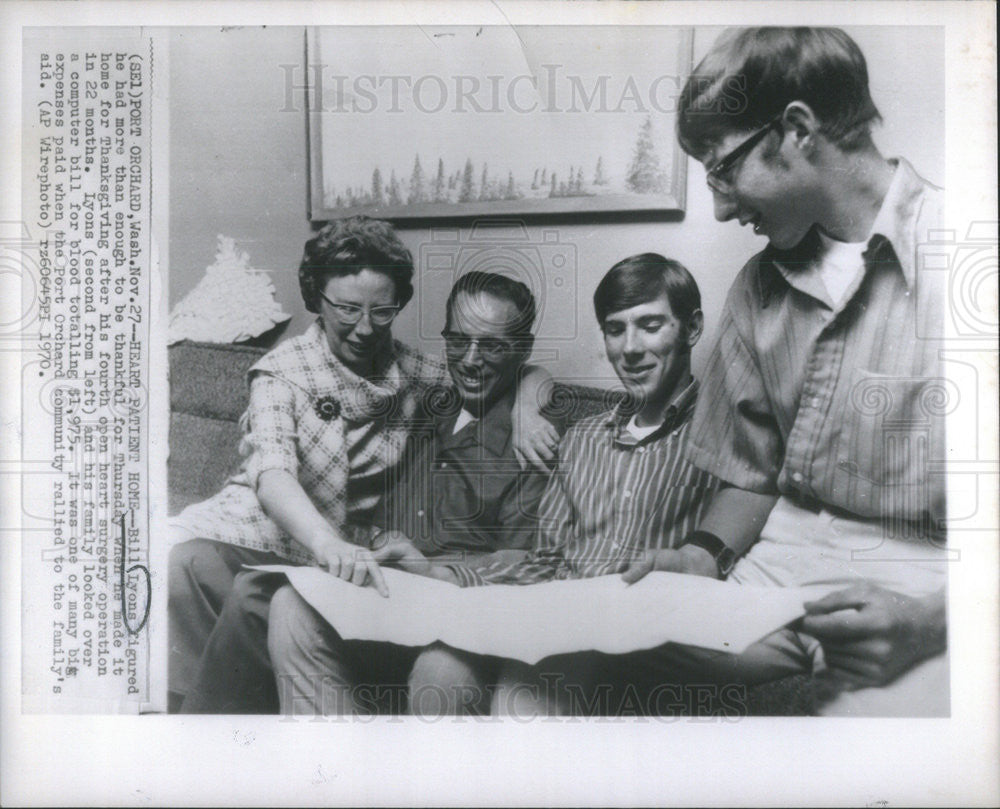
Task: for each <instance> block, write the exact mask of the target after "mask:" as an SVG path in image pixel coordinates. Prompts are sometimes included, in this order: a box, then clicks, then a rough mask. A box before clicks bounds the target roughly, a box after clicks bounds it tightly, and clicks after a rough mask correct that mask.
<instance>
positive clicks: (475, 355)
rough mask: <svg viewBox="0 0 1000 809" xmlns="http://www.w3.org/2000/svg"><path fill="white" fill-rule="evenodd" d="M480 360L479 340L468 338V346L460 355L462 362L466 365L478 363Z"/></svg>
mask: <svg viewBox="0 0 1000 809" xmlns="http://www.w3.org/2000/svg"><path fill="white" fill-rule="evenodd" d="M481 360H482V356H481V355H480V353H479V341H478V340H476V339H475V338H473V339H472V340H469V347H468V348H467V349H465V353H464V354H463V355H462V362H464V363H466V364H467V365H479V363H480V361H481Z"/></svg>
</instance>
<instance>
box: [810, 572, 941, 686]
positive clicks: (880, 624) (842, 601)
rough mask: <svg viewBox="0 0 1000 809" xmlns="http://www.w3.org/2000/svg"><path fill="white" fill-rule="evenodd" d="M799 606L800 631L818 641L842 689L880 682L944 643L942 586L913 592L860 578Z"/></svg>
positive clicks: (935, 651) (921, 658)
mask: <svg viewBox="0 0 1000 809" xmlns="http://www.w3.org/2000/svg"><path fill="white" fill-rule="evenodd" d="M805 609H806V617H805V618H803V619H802V631H803V632H806V633H808V634H810V635H812V636H813V637H815V638H816V639H817V640H818V641H819V642H820V644H821V645H822V646H823V656H824V658H825V660H826V664H827V666H828V669H829V672H830V674H831V676H833V677H834V678H835V679H836V680H839V681H840V682H841V684H842V685H843V686H844V687H845V688H847V689H855V688H865V687H871V686H880V685H884V684H885V683H888V682H889V681H890V680H893V679H895V678H896V677H898V676H899V675H900V674H903V673H904V672H905V671H907V670H908V669H910V668H912V667H913V666H914V665H916V664H917V663H919V662H920V661H922V660H925V659H926V658H929V657H934V656H935V655H938V654H941V653H942V652H943V651H944V650H945V648H946V647H947V643H948V626H947V614H946V604H945V593H944V590H943V589H941V590H939V591H937V592H935V593H931V594H929V595H927V596H924V597H922V598H914V597H912V596H906V595H903V594H902V593H897V592H894V591H892V590H887V589H885V588H883V587H879V586H878V585H875V584H872V583H870V582H865V583H864V584H858V585H854V586H853V587H849V588H847V589H845V590H840V591H838V592H836V593H831V594H830V595H828V596H826V597H825V598H821V599H820V600H818V601H810V602H808V603H806V605H805Z"/></svg>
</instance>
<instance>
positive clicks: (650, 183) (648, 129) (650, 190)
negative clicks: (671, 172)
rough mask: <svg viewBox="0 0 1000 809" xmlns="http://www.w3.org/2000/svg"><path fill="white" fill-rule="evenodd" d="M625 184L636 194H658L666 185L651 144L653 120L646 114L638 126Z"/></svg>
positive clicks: (664, 175) (665, 177) (658, 160)
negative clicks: (637, 134)
mask: <svg viewBox="0 0 1000 809" xmlns="http://www.w3.org/2000/svg"><path fill="white" fill-rule="evenodd" d="M625 185H626V186H627V187H628V189H629V190H630V191H632V192H634V193H636V194H659V193H661V192H663V190H664V189H665V188H666V187H667V175H666V173H665V172H664V171H663V169H661V168H660V158H659V157H658V156H657V154H656V148H655V147H654V146H653V121H652V119H651V118H650V117H649V116H648V115H647V116H646V120H645V121H644V122H643V124H642V126H641V127H640V128H639V137H638V138H637V140H636V143H635V150H634V151H633V154H632V164H631V165H630V166H629V170H628V174H626V176H625Z"/></svg>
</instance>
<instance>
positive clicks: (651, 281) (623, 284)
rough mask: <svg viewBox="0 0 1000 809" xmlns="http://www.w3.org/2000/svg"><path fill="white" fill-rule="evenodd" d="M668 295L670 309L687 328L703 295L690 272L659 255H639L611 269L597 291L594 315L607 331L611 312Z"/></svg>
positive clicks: (699, 305) (595, 293)
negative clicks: (607, 319) (607, 318)
mask: <svg viewBox="0 0 1000 809" xmlns="http://www.w3.org/2000/svg"><path fill="white" fill-rule="evenodd" d="M664 293H666V296H667V300H668V301H670V309H671V311H673V313H674V317H676V318H677V319H678V320H679V321H681V323H684V324H685V325H686V324H687V323H688V322H689V321H690V320H691V316H692V315H693V314H694V313H695V312H696V311H697V310H699V309H701V292H699V291H698V284H697V282H696V281H695V280H694V277H693V276H692V275H691V273H690V272H688V270H687V268H686V267H685V266H684V265H683V264H681V263H680V262H679V261H674V260H673V259H670V258H664V257H663V256H661V255H660V254H659V253H639V255H636V256H629V257H628V258H625V259H622V260H621V261H619V262H618V263H617V264H615V266H614V267H612V268H611V269H610V270H608V272H607V273H606V274H605V276H604V277H603V278H602V279H601V282H600V283H599V284H598V285H597V289H596V290H595V291H594V313H595V314H596V315H597V323H598V325H600V326H601V328H604V319H605V318H606V317H607V316H608V315H610V314H611V313H612V312H620V311H622V310H623V309H631V308H632V307H633V306H639V305H640V304H643V303H649V302H650V301H655V300H656V299H657V298H659V297H660V295H663V294H664Z"/></svg>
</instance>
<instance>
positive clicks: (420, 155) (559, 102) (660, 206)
mask: <svg viewBox="0 0 1000 809" xmlns="http://www.w3.org/2000/svg"><path fill="white" fill-rule="evenodd" d="M692 40H693V34H692V29H691V28H690V27H680V26H655V27H648V28H642V29H635V30H631V31H630V36H629V37H628V38H627V39H626V38H622V36H621V29H620V28H615V27H612V26H519V27H516V28H515V27H511V26H479V27H476V26H454V27H450V28H447V27H426V26H419V27H418V26H362V27H313V28H310V29H309V30H308V31H307V42H306V70H305V90H306V97H307V105H306V106H307V119H308V132H309V180H310V184H309V188H310V190H309V219H310V220H311V221H314V222H318V221H326V220H329V219H334V218H338V217H343V216H350V215H354V214H367V215H371V216H377V217H380V218H383V219H390V220H393V221H400V220H413V219H436V218H446V219H462V218H471V217H482V216H500V217H502V216H521V217H533V216H541V217H547V216H551V215H556V216H559V215H575V214H587V215H598V216H600V215H602V214H606V215H614V214H620V213H623V212H625V213H638V212H646V213H656V212H661V213H664V214H666V215H672V216H674V217H677V216H680V215H682V214H683V210H684V206H685V190H686V180H687V158H686V155H684V153H683V152H682V151H681V149H680V147H679V146H678V145H677V143H676V138H675V137H674V132H673V130H674V111H675V109H676V102H677V97H678V96H679V94H680V90H681V87H682V86H683V77H685V76H687V75H688V74H689V73H690V70H691V67H692V59H693V49H692ZM654 49H655V50H654ZM651 51H652V52H655V53H656V54H662V58H659V57H658V58H656V59H652V60H651V59H650V58H649V53H650V52H651ZM651 65H653V66H652V67H651ZM595 113H596V114H595Z"/></svg>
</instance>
